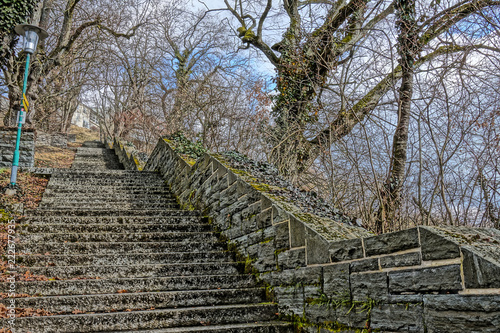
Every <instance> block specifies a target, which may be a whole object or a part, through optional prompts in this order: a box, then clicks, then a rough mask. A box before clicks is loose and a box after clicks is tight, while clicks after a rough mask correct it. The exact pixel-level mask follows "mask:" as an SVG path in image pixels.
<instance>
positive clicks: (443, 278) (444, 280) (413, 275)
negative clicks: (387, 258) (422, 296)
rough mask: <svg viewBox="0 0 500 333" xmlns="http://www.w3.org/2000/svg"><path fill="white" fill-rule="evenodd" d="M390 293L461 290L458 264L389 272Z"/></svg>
mask: <svg viewBox="0 0 500 333" xmlns="http://www.w3.org/2000/svg"><path fill="white" fill-rule="evenodd" d="M389 290H390V292H391V293H404V292H415V293H427V292H433V291H436V292H457V291H459V290H462V279H461V276H460V265H447V266H436V267H426V268H418V269H412V270H403V271H394V272H389Z"/></svg>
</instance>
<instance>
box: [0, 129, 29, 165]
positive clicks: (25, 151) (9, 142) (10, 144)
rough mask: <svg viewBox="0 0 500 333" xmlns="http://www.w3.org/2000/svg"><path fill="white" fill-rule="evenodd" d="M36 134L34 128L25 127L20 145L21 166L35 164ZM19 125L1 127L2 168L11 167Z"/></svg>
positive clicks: (0, 161) (0, 150) (0, 153)
mask: <svg viewBox="0 0 500 333" xmlns="http://www.w3.org/2000/svg"><path fill="white" fill-rule="evenodd" d="M35 136H36V132H35V131H34V130H32V129H23V130H22V133H21V143H20V146H19V152H20V155H19V166H20V167H33V166H34V165H35ZM16 137H17V127H0V168H10V167H11V166H12V158H13V156H14V149H15V148H16Z"/></svg>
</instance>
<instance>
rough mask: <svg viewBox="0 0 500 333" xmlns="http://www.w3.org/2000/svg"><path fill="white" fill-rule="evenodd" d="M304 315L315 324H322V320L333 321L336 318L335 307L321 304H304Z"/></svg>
mask: <svg viewBox="0 0 500 333" xmlns="http://www.w3.org/2000/svg"><path fill="white" fill-rule="evenodd" d="M305 316H306V318H307V319H308V320H309V321H310V322H312V323H316V324H322V323H324V322H333V321H335V320H336V318H337V317H336V313H335V308H333V307H331V306H328V305H322V304H315V305H310V304H308V305H306V306H305ZM316 331H317V330H316Z"/></svg>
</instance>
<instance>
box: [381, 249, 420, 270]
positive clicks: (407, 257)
mask: <svg viewBox="0 0 500 333" xmlns="http://www.w3.org/2000/svg"><path fill="white" fill-rule="evenodd" d="M421 263H422V260H421V257H420V252H413V253H405V254H397V255H393V256H386V257H381V258H380V266H381V267H382V268H390V267H405V266H418V265H420V264H421Z"/></svg>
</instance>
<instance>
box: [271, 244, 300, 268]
mask: <svg viewBox="0 0 500 333" xmlns="http://www.w3.org/2000/svg"><path fill="white" fill-rule="evenodd" d="M278 266H279V268H280V269H281V270H284V269H294V268H299V267H305V266H306V249H304V248H302V249H295V250H293V249H292V250H288V251H284V252H281V253H279V254H278Z"/></svg>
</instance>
